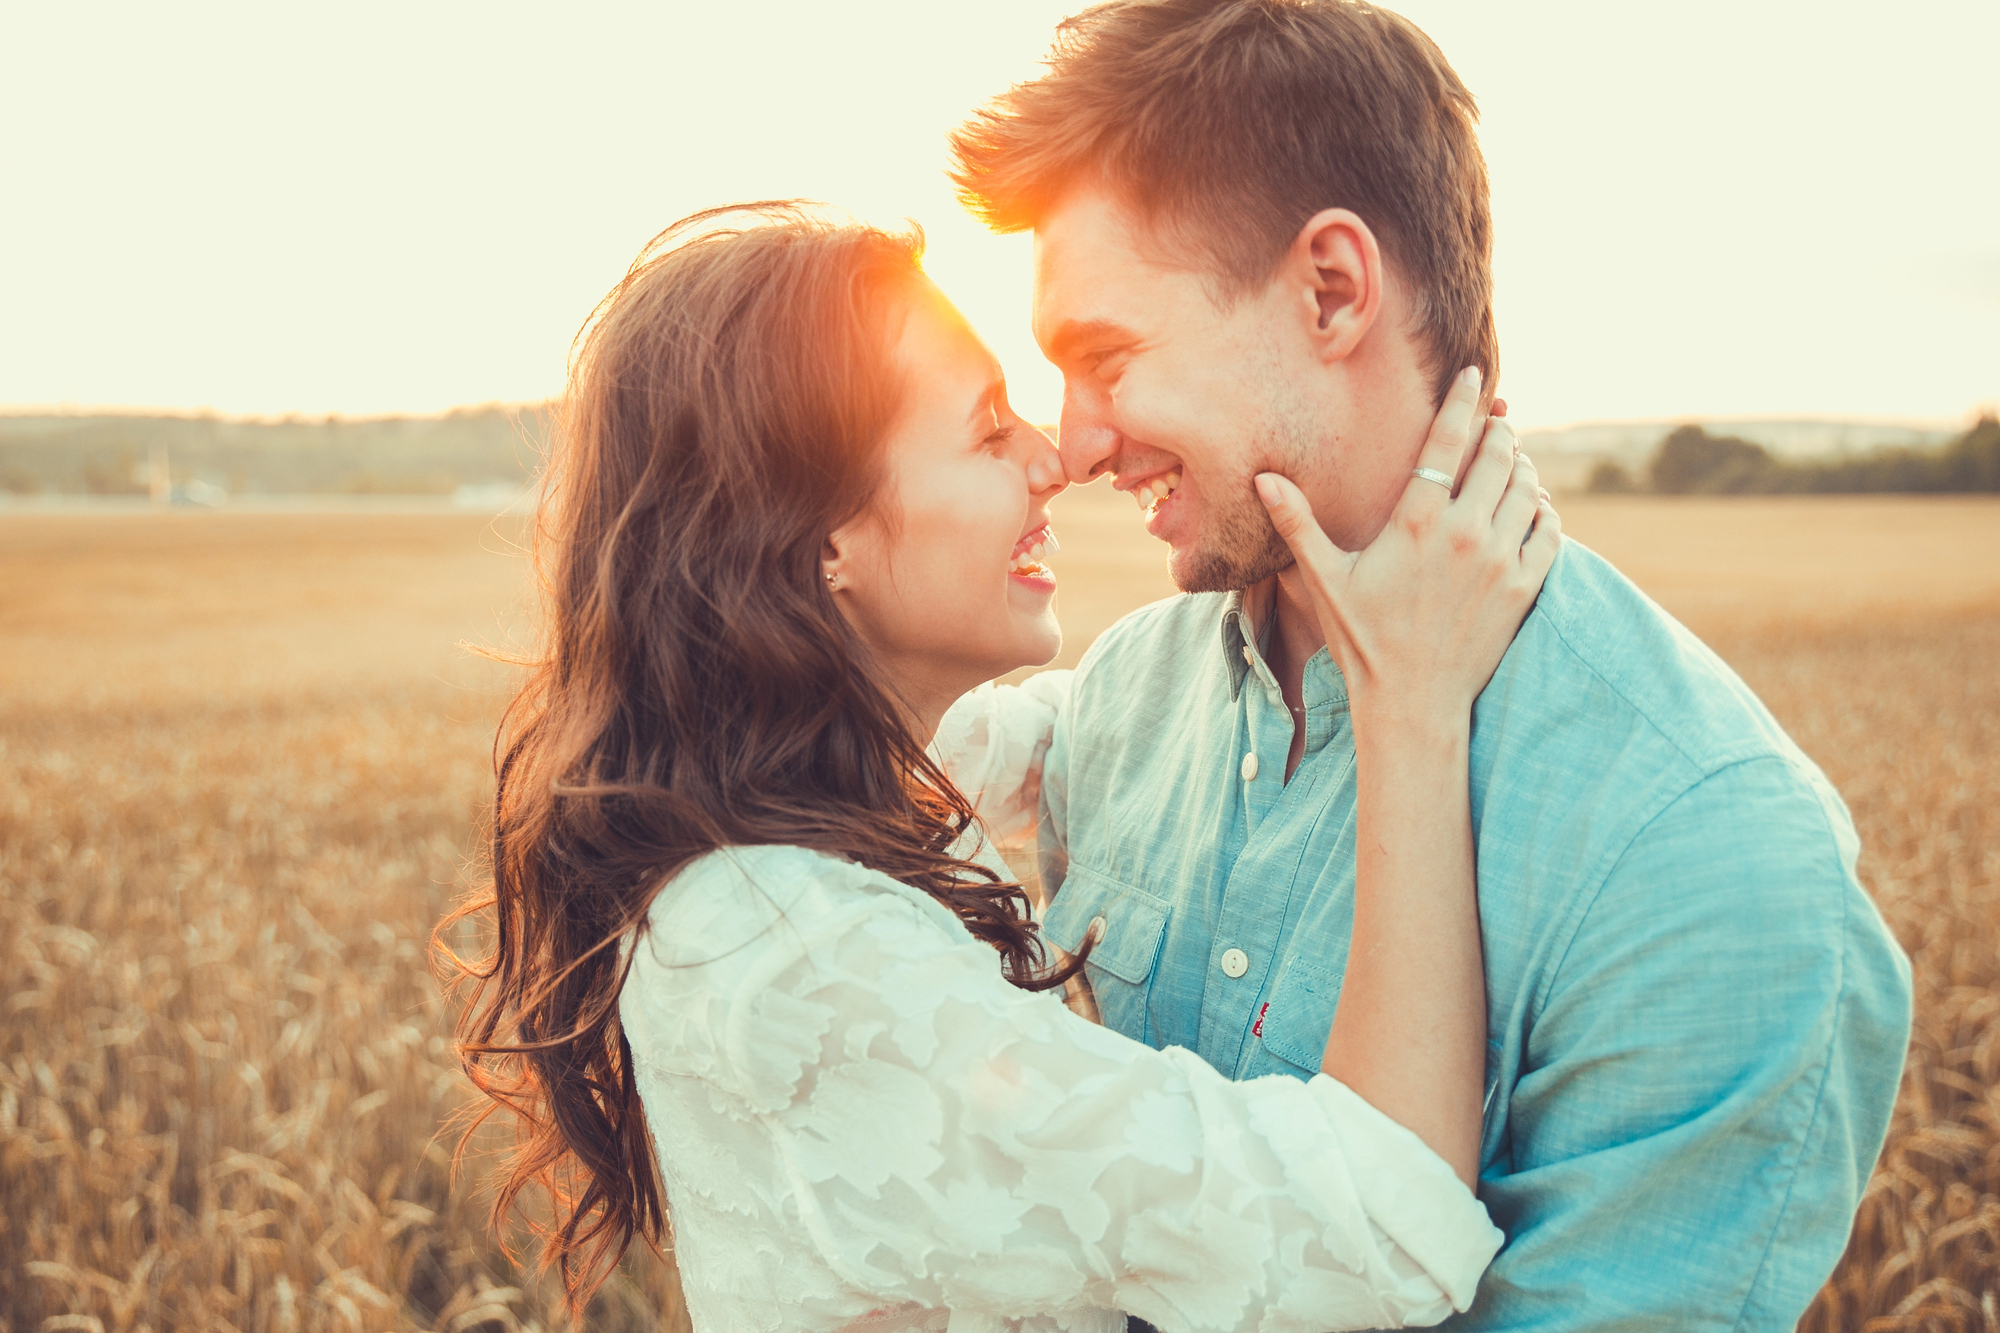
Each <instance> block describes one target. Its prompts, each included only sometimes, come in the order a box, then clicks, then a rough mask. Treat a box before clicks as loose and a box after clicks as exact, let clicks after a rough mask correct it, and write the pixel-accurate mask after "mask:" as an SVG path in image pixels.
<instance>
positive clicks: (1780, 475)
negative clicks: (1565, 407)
mask: <svg viewBox="0 0 2000 1333" xmlns="http://www.w3.org/2000/svg"><path fill="white" fill-rule="evenodd" d="M1589 488H1590V489H1591V490H1593V491H1600V492H1624V491H1634V490H1650V491H1655V492H1657V493H1659V494H1661V495H1991V494H1994V493H1996V492H2000V418H1996V417H1994V416H1984V417H1981V418H1980V419H1979V421H1978V423H1977V424H1976V425H1974V426H1973V427H1972V429H1971V430H1968V431H1966V432H1965V433H1964V434H1962V435H1958V436H1956V437H1954V438H1952V439H1951V440H1950V441H1949V442H1948V443H1946V444H1943V445H1882V446H1879V447H1877V448H1874V449H1869V450H1866V451H1864V452H1858V453H1847V454H1841V455H1837V456H1827V455H1823V454H1822V455H1819V456H1816V457H1804V458H1801V457H1796V456H1794V457H1790V458H1787V457H1784V456H1782V455H1779V454H1776V453H1774V452H1772V451H1771V450H1770V449H1767V448H1766V447H1765V446H1764V445H1762V444H1759V443H1757V442H1756V441H1754V440H1746V439H1743V438H1742V437H1741V436H1735V435H1724V434H1721V433H1716V434H1710V433H1709V432H1708V431H1707V430H1705V429H1704V428H1702V427H1700V426H1681V427H1678V428H1677V429H1675V430H1674V431H1673V433H1671V434H1670V435H1668V436H1667V438H1666V439H1665V440H1662V441H1661V442H1660V445H1659V447H1658V448H1657V449H1656V450H1655V451H1654V453H1653V456H1652V459H1651V460H1650V461H1649V462H1648V463H1647V465H1646V469H1645V471H1644V473H1643V474H1641V475H1639V476H1635V475H1633V473H1632V472H1630V471H1629V470H1627V469H1626V468H1625V467H1624V466H1623V465H1622V464H1619V463H1615V462H1612V461H1610V460H1608V459H1606V460H1603V461H1600V462H1598V463H1597V464H1596V465H1595V466H1594V467H1593V468H1592V469H1591V473H1590V479H1589Z"/></svg>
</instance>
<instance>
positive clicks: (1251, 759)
mask: <svg viewBox="0 0 2000 1333" xmlns="http://www.w3.org/2000/svg"><path fill="white" fill-rule="evenodd" d="M1256 776H1257V752H1256V751H1255V750H1252V751H1251V752H1250V753H1249V754H1246V755H1244V756H1243V780H1244V781H1245V782H1249V781H1251V780H1252V779H1254V778H1255V777H1256Z"/></svg>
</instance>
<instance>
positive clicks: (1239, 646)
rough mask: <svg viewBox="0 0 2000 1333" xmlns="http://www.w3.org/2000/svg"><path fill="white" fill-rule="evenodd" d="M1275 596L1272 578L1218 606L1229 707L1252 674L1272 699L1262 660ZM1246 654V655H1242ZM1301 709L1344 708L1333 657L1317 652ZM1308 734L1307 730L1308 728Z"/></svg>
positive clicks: (1273, 681) (1271, 679) (1342, 683)
mask: <svg viewBox="0 0 2000 1333" xmlns="http://www.w3.org/2000/svg"><path fill="white" fill-rule="evenodd" d="M1277 595H1278V580H1277V578H1276V576H1273V577H1271V578H1268V579H1266V580H1264V581H1263V582H1262V583H1259V584H1256V585H1254V586H1252V587H1249V588H1245V589H1242V590H1241V591H1238V592H1232V593H1230V594H1229V596H1228V597H1227V598H1225V599H1224V601H1223V603H1222V623H1221V625H1220V626H1219V629H1220V631H1221V635H1222V664H1223V667H1224V668H1225V669H1226V670H1227V671H1228V672H1229V699H1230V702H1231V703H1234V702H1236V701H1237V700H1238V699H1240V698H1241V697H1242V694H1243V682H1244V680H1245V679H1246V678H1247V677H1248V676H1249V675H1250V674H1251V672H1252V671H1255V672H1256V673H1257V677H1258V679H1259V680H1261V681H1262V682H1263V684H1264V687H1265V688H1266V689H1268V690H1270V691H1271V692H1272V693H1273V694H1274V695H1275V694H1276V693H1277V689H1278V681H1277V678H1276V677H1275V676H1273V675H1272V674H1271V668H1270V665H1269V664H1268V663H1267V662H1265V660H1264V639H1263V634H1264V627H1265V626H1266V625H1267V624H1268V623H1269V622H1270V618H1271V610H1272V605H1273V603H1272V599H1273V598H1274V597H1276V596H1277ZM1246 650H1247V651H1246ZM1304 689H1305V706H1306V711H1307V713H1308V714H1311V713H1314V712H1316V711H1318V710H1321V709H1325V708H1327V707H1329V706H1332V707H1345V706H1346V704H1347V681H1346V680H1345V679H1344V678H1343V677H1342V676H1341V674H1340V668H1339V667H1338V666H1336V665H1334V661H1333V655H1332V654H1331V653H1329V652H1327V650H1326V649H1325V648H1321V649H1320V650H1319V651H1318V652H1316V653H1314V654H1313V655H1312V660H1311V661H1309V662H1307V663H1306V669H1305V680H1304ZM1309 730H1310V728H1309Z"/></svg>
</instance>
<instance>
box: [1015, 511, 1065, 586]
mask: <svg viewBox="0 0 2000 1333" xmlns="http://www.w3.org/2000/svg"><path fill="white" fill-rule="evenodd" d="M1061 549H1062V544H1061V543H1060V542H1058V541H1057V540H1056V530H1055V529H1054V528H1053V527H1050V526H1049V525H1048V524H1046V523H1044V524H1042V526H1040V527H1039V528H1036V529H1034V530H1033V531H1032V532H1029V533H1028V534H1027V535H1026V536H1024V537H1022V538H1021V540H1020V541H1018V542H1016V543H1015V544H1014V554H1013V557H1012V564H1011V565H1010V566H1009V568H1008V570H1007V572H1008V574H1010V575H1012V576H1013V577H1014V578H1017V579H1019V580H1021V581H1022V582H1023V583H1027V584H1030V585H1032V586H1034V587H1037V588H1054V587H1055V586H1056V576H1055V571H1053V570H1051V569H1050V568H1049V567H1048V566H1047V565H1045V564H1043V563H1042V560H1043V557H1045V556H1051V555H1054V554H1055V553H1056V552H1057V551H1060V550H1061Z"/></svg>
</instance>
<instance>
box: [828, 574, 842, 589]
mask: <svg viewBox="0 0 2000 1333" xmlns="http://www.w3.org/2000/svg"><path fill="white" fill-rule="evenodd" d="M837 578H838V575H834V574H828V575H827V576H826V586H827V587H829V588H837V587H839V586H840V585H839V584H838V583H837V582H835V580H836V579H837Z"/></svg>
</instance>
